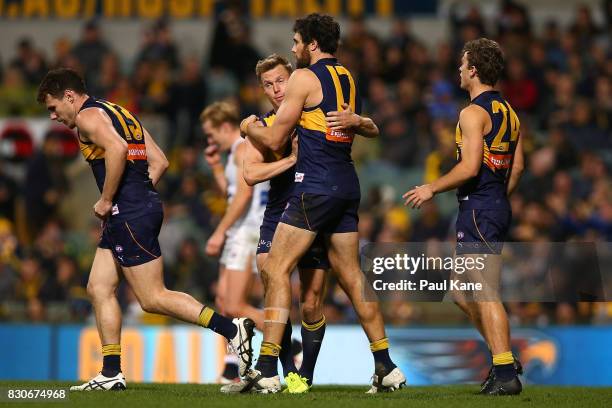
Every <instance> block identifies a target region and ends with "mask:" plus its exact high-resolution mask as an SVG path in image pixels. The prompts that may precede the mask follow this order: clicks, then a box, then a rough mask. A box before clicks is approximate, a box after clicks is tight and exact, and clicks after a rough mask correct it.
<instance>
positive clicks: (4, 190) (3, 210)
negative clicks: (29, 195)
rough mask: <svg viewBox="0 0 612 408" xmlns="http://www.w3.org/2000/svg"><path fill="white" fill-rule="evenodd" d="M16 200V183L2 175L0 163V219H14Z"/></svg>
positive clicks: (7, 176) (6, 175)
mask: <svg viewBox="0 0 612 408" xmlns="http://www.w3.org/2000/svg"><path fill="white" fill-rule="evenodd" d="M16 198H17V183H16V182H15V180H13V178H12V177H11V176H9V175H8V174H5V173H4V171H3V170H2V164H1V163H0V219H6V220H14V219H15V200H16Z"/></svg>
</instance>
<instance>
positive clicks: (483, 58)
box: [461, 38, 504, 86]
mask: <svg viewBox="0 0 612 408" xmlns="http://www.w3.org/2000/svg"><path fill="white" fill-rule="evenodd" d="M466 52H467V60H468V66H470V67H475V68H476V73H477V74H478V78H479V79H480V82H481V83H482V84H484V85H491V86H494V85H495V84H496V83H497V81H499V78H500V77H501V74H502V72H503V70H504V53H503V51H502V49H501V47H500V46H499V44H498V43H497V42H495V41H493V40H489V39H488V38H479V39H477V40H473V41H468V42H467V43H466V44H465V45H464V46H463V51H462V53H461V54H462V55H463V54H464V53H466Z"/></svg>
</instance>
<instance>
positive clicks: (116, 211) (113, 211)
mask: <svg viewBox="0 0 612 408" xmlns="http://www.w3.org/2000/svg"><path fill="white" fill-rule="evenodd" d="M111 214H112V215H117V214H119V206H118V205H117V204H114V205H113V208H111Z"/></svg>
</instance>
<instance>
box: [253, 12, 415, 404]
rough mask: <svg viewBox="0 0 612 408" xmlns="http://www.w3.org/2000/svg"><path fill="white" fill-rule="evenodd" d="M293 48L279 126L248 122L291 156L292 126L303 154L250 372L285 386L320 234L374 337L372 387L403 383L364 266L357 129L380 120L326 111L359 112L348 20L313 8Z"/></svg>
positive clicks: (368, 131)
mask: <svg viewBox="0 0 612 408" xmlns="http://www.w3.org/2000/svg"><path fill="white" fill-rule="evenodd" d="M294 33H295V34H294V36H293V41H294V46H293V49H292V52H293V53H294V55H295V57H296V61H297V67H298V68H299V69H297V70H296V71H294V72H293V74H291V77H290V78H289V81H288V84H287V87H286V90H285V95H284V99H283V101H282V103H281V104H280V106H279V108H278V112H277V113H276V118H275V120H274V123H272V125H271V126H266V127H263V126H258V125H257V124H256V123H252V124H250V125H248V126H247V129H246V130H247V134H248V136H249V138H250V139H251V140H252V141H254V142H255V143H257V144H261V145H263V146H266V147H267V148H268V149H270V150H272V152H274V153H275V154H277V155H278V156H281V157H282V156H283V153H284V152H283V149H285V148H286V146H287V142H288V140H289V137H290V134H291V133H292V132H293V129H294V128H295V130H296V132H297V136H298V158H297V162H296V167H295V173H294V185H293V191H292V192H291V195H290V197H289V199H288V201H287V205H286V208H285V210H284V212H283V213H282V215H281V218H280V222H279V224H278V227H277V228H276V231H275V233H274V238H273V240H272V245H271V248H270V252H269V254H268V257H267V259H266V261H265V262H264V264H263V268H262V278H263V280H264V286H265V290H266V295H265V309H264V319H265V330H264V341H263V343H262V345H261V350H260V354H259V360H258V361H257V366H256V367H255V369H254V370H250V371H249V373H248V375H247V377H248V379H249V381H250V383H251V386H252V387H254V388H256V389H257V390H258V391H260V392H277V391H278V390H279V389H280V381H279V377H278V374H277V360H278V355H279V353H280V351H281V346H280V344H281V340H282V337H283V332H284V328H285V325H286V323H287V318H288V316H289V308H290V307H291V287H290V281H289V278H290V274H291V272H292V271H293V269H294V268H295V266H296V265H297V263H298V261H299V260H300V259H302V257H303V256H304V254H305V253H306V252H307V251H308V249H309V248H310V247H311V246H312V244H313V242H314V241H315V239H316V237H317V235H318V234H322V235H323V236H324V237H325V241H326V242H325V245H326V247H327V249H328V250H327V254H328V258H329V262H330V264H331V267H332V269H333V270H334V272H335V273H336V275H337V278H338V281H339V283H340V285H341V286H342V288H343V289H344V291H345V292H346V293H347V295H348V296H349V298H350V299H351V301H352V303H353V306H354V307H355V310H356V312H357V315H358V317H359V320H360V322H361V324H362V326H363V328H364V330H365V332H366V334H367V336H368V339H369V340H370V348H371V350H372V353H373V356H374V361H375V373H374V381H373V385H372V388H371V389H370V392H377V391H383V390H395V389H398V388H400V386H401V385H402V384H404V383H405V381H406V379H405V377H404V375H403V374H402V372H401V371H400V370H399V368H397V366H396V365H395V364H394V363H393V362H392V361H391V358H390V357H389V350H388V348H389V342H388V339H387V337H386V334H385V328H384V323H383V318H382V315H381V313H380V310H379V306H378V303H377V302H366V301H365V297H364V292H365V291H367V290H368V289H370V290H371V288H368V287H366V286H364V279H363V274H362V272H361V270H360V267H359V257H358V234H357V222H358V216H357V211H358V209H359V200H360V190H359V180H358V178H357V173H356V172H355V167H354V165H353V161H352V158H351V146H352V142H353V138H354V136H355V134H357V133H359V134H361V135H363V136H369V137H375V136H377V135H378V129H377V127H376V125H375V124H374V123H373V122H372V121H371V120H370V119H366V118H360V117H353V116H351V118H355V119H357V120H356V123H355V125H354V126H350V127H349V128H348V129H345V128H343V126H338V123H336V122H340V121H341V119H340V118H339V117H333V118H332V120H331V122H333V123H332V124H328V122H327V121H326V115H327V114H329V113H331V112H338V111H342V110H344V108H345V107H350V109H351V111H352V112H355V113H356V114H359V113H360V111H361V101H360V98H359V95H358V94H357V87H356V86H355V82H354V81H353V77H352V76H351V74H350V72H349V71H348V70H347V69H346V68H345V67H343V66H342V65H341V64H339V63H338V61H337V60H336V58H335V57H334V54H335V52H336V50H337V48H338V43H339V40H340V26H339V24H338V23H337V22H336V21H334V19H333V18H332V17H330V16H325V15H320V14H311V15H309V16H307V17H305V18H302V19H298V20H297V21H296V22H295V25H294Z"/></svg>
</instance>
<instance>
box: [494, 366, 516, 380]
mask: <svg viewBox="0 0 612 408" xmlns="http://www.w3.org/2000/svg"><path fill="white" fill-rule="evenodd" d="M493 372H494V373H495V378H499V379H500V380H501V381H510V380H511V379H513V378H514V377H516V368H515V367H514V363H510V364H500V365H494V366H493Z"/></svg>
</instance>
